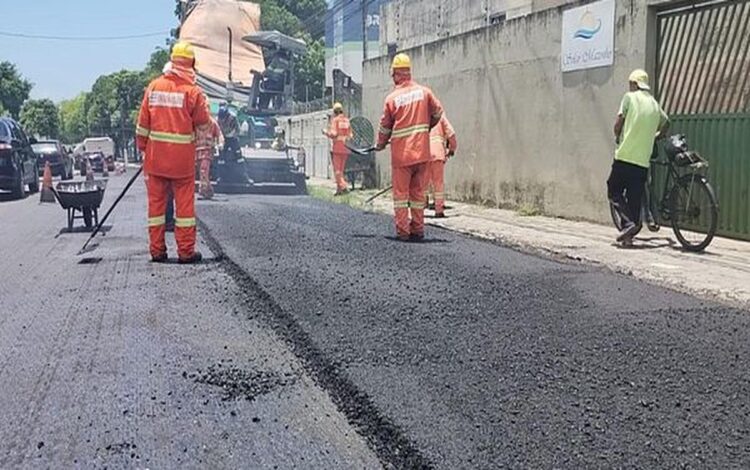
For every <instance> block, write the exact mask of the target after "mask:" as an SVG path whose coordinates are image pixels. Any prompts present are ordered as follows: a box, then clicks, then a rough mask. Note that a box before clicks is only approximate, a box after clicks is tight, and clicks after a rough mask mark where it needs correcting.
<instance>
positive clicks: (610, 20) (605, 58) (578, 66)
mask: <svg viewBox="0 0 750 470" xmlns="http://www.w3.org/2000/svg"><path fill="white" fill-rule="evenodd" d="M614 59H615V0H602V1H599V2H594V3H589V4H588V5H585V6H582V7H578V8H571V9H570V10H566V11H564V12H563V18H562V54H561V56H560V62H561V64H562V71H563V72H571V71H573V70H583V69H591V68H595V67H606V66H609V65H612V64H613V63H614Z"/></svg>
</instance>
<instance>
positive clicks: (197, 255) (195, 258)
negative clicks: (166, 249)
mask: <svg viewBox="0 0 750 470" xmlns="http://www.w3.org/2000/svg"><path fill="white" fill-rule="evenodd" d="M202 260H203V255H202V254H201V252H200V251H194V252H193V254H192V256H190V257H189V258H180V259H179V263H180V264H196V263H200V262H201V261H202Z"/></svg>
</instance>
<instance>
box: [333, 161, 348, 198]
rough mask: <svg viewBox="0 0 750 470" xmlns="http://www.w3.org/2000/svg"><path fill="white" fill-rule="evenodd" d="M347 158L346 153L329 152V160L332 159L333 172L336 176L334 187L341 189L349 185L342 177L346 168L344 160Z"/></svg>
mask: <svg viewBox="0 0 750 470" xmlns="http://www.w3.org/2000/svg"><path fill="white" fill-rule="evenodd" d="M348 159H349V154H348V153H333V152H331V160H333V174H334V175H335V176H336V189H337V190H338V191H343V190H345V189H347V188H348V187H349V183H347V182H346V178H344V170H346V161H347V160H348Z"/></svg>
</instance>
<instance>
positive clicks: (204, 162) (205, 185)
mask: <svg viewBox="0 0 750 470" xmlns="http://www.w3.org/2000/svg"><path fill="white" fill-rule="evenodd" d="M222 140H224V137H223V136H222V134H221V129H219V124H218V123H217V122H216V121H215V120H214V118H211V122H209V123H208V124H206V125H203V126H198V127H196V128H195V158H196V159H197V160H198V164H199V165H200V187H199V189H198V193H199V194H200V195H201V197H203V198H204V199H211V198H213V197H214V190H213V188H212V187H211V160H213V156H214V149H216V147H217V146H219V147H221V145H222Z"/></svg>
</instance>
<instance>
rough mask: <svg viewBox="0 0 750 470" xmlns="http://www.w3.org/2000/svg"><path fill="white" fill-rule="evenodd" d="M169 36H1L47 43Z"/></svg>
mask: <svg viewBox="0 0 750 470" xmlns="http://www.w3.org/2000/svg"><path fill="white" fill-rule="evenodd" d="M165 35H169V31H159V32H154V33H143V34H130V35H125V36H47V35H42V34H26V33H15V32H9V31H0V36H4V37H9V38H21V39H40V40H45V41H90V42H94V41H124V40H129V39H143V38H152V37H157V36H165Z"/></svg>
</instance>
